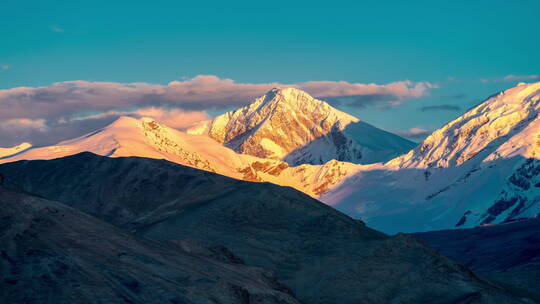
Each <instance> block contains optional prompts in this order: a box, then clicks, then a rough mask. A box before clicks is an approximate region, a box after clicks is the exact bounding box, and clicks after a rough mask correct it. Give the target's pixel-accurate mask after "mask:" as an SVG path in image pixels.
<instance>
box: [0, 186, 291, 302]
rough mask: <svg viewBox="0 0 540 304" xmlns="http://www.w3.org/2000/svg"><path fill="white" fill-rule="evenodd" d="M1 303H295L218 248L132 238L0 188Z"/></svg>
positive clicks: (267, 276)
mask: <svg viewBox="0 0 540 304" xmlns="http://www.w3.org/2000/svg"><path fill="white" fill-rule="evenodd" d="M0 244H1V246H0V279H1V280H2V281H1V283H0V302H1V303H193V304H198V303H230V304H236V303H290V304H293V303H299V302H298V301H297V300H295V299H294V297H293V296H292V295H291V294H290V292H289V291H288V288H287V287H285V286H283V285H281V284H279V283H277V281H275V279H274V278H273V276H272V273H271V272H268V271H263V270H261V269H258V268H252V267H248V266H245V265H243V264H242V261H241V260H239V259H238V258H236V257H234V256H233V255H232V254H231V253H230V252H229V251H227V250H226V249H224V248H223V247H216V246H206V245H202V244H200V243H197V242H195V241H189V240H184V241H174V242H164V241H151V240H147V239H143V238H139V237H136V236H133V235H131V234H129V233H126V232H125V231H122V230H120V229H118V228H117V227H114V226H112V225H110V224H108V223H105V222H103V221H101V220H98V219H96V218H94V217H92V216H89V215H87V214H85V213H83V212H80V211H78V210H76V209H73V208H70V207H68V206H66V205H64V204H61V203H57V202H53V201H48V200H45V199H42V198H38V197H35V196H31V195H29V194H27V193H24V192H18V191H13V190H6V189H5V188H3V187H2V186H0Z"/></svg>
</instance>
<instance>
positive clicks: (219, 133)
mask: <svg viewBox="0 0 540 304" xmlns="http://www.w3.org/2000/svg"><path fill="white" fill-rule="evenodd" d="M188 133H192V134H207V135H209V136H210V137H212V138H214V139H215V140H217V141H218V142H220V143H223V144H224V145H226V146H227V147H230V148H232V149H233V150H235V151H237V152H239V153H244V154H249V155H253V156H257V157H261V158H270V159H279V160H284V161H286V162H287V163H289V164H291V165H300V164H324V163H326V162H327V161H329V160H332V159H337V160H340V161H349V162H353V163H374V162H379V161H386V160H389V159H391V158H392V157H394V156H397V155H400V154H402V153H404V152H406V151H408V150H409V149H411V148H412V147H413V146H414V144H413V143H412V142H410V141H408V140H406V139H403V138H401V137H399V136H397V135H394V134H391V133H388V132H385V131H382V130H380V129H377V128H375V127H373V126H371V125H369V124H367V123H365V122H360V120H359V119H358V118H356V117H354V116H352V115H349V114H347V113H344V112H342V111H339V110H337V109H335V108H333V107H331V106H330V105H329V104H328V103H326V102H324V101H321V100H317V99H315V98H313V97H311V96H310V95H309V94H307V93H306V92H304V91H301V90H298V89H295V88H283V89H279V88H275V89H272V90H270V91H269V92H268V93H266V94H265V95H264V96H262V97H260V98H257V99H256V100H255V101H254V102H253V103H251V104H250V105H247V106H245V107H243V108H240V109H238V110H236V111H231V112H228V113H225V114H223V115H220V116H217V117H216V118H215V119H213V120H211V121H207V122H204V123H201V124H199V125H198V126H196V127H194V128H192V129H191V130H188ZM374 138H375V140H373V139H374Z"/></svg>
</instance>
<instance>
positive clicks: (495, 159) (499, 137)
mask: <svg viewBox="0 0 540 304" xmlns="http://www.w3.org/2000/svg"><path fill="white" fill-rule="evenodd" d="M539 114H540V82H537V83H531V84H520V85H518V86H516V87H514V88H511V89H508V90H505V91H504V92H501V93H498V94H496V95H493V96H491V97H489V98H488V99H487V100H486V101H484V102H483V103H481V104H479V105H477V106H475V107H474V108H472V109H470V110H469V111H467V112H466V113H465V114H463V115H462V116H460V117H458V118H457V119H455V120H453V121H451V122H449V123H448V124H446V125H445V126H443V127H442V128H440V129H438V130H436V131H435V132H433V133H432V134H431V135H430V136H428V137H427V138H426V139H425V140H424V141H423V142H422V143H421V144H420V145H419V146H418V147H417V148H415V149H414V150H411V151H410V152H409V153H407V154H405V155H403V156H400V157H397V158H395V159H393V160H391V161H389V162H388V163H386V164H385V165H383V166H379V167H377V168H375V170H371V168H367V170H362V171H361V172H360V173H359V174H356V175H355V176H353V177H351V178H349V179H348V181H346V182H344V183H342V184H341V185H339V186H338V187H337V188H334V189H331V190H330V191H329V192H327V193H326V194H325V195H324V196H323V197H322V200H323V201H325V202H327V203H330V204H332V205H334V206H336V207H338V208H339V209H341V210H343V211H345V212H347V213H349V214H350V215H353V216H358V217H362V218H363V219H365V220H366V222H367V223H368V224H371V225H373V226H374V227H376V228H379V229H381V230H383V231H387V232H396V231H407V232H412V231H425V230H434V229H448V228H454V227H474V226H477V225H482V224H492V223H501V222H505V221H510V220H515V219H517V218H522V217H525V218H527V217H533V216H535V215H536V214H538V213H540V117H539ZM396 223H399V225H396Z"/></svg>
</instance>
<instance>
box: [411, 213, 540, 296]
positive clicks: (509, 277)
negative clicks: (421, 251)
mask: <svg viewBox="0 0 540 304" xmlns="http://www.w3.org/2000/svg"><path fill="white" fill-rule="evenodd" d="M415 237H417V238H419V239H421V240H424V241H425V242H427V243H428V244H429V245H430V246H431V247H433V248H435V249H437V250H438V251H440V252H441V253H443V254H444V255H446V256H448V257H450V258H451V259H452V260H454V261H457V262H459V263H461V264H463V265H466V266H467V267H469V268H471V269H472V270H474V271H476V272H480V273H481V274H482V276H484V277H488V278H490V279H491V280H495V281H498V282H501V284H505V285H508V286H509V287H511V288H513V289H518V290H520V291H524V292H523V293H524V294H529V296H532V297H534V298H535V299H536V300H537V301H539V302H540V291H539V290H538V282H540V218H533V219H528V220H520V221H516V222H511V223H505V224H498V225H492V226H484V227H477V228H472V229H457V230H442V231H431V232H424V233H417V234H415Z"/></svg>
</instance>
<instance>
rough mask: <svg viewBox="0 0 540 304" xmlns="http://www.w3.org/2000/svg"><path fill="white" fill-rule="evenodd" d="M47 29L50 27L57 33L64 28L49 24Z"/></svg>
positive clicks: (61, 31)
mask: <svg viewBox="0 0 540 304" xmlns="http://www.w3.org/2000/svg"><path fill="white" fill-rule="evenodd" d="M49 29H51V31H53V32H57V33H63V32H65V31H64V29H63V28H61V27H59V26H58V25H51V26H49Z"/></svg>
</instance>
